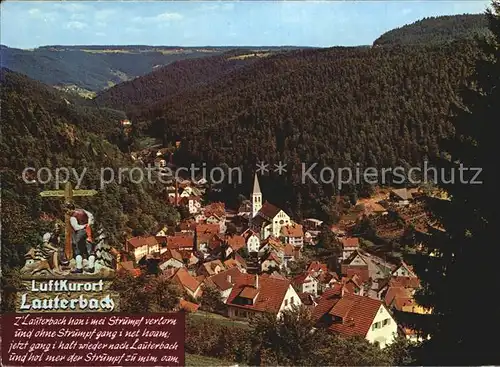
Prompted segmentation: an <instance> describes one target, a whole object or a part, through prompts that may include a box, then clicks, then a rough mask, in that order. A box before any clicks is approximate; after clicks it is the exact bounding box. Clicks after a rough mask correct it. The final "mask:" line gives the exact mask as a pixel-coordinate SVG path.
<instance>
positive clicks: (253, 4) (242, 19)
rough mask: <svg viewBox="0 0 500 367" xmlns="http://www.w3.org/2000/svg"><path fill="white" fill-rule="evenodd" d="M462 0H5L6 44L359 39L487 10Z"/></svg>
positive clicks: (481, 0) (482, 3)
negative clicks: (436, 18) (441, 17)
mask: <svg viewBox="0 0 500 367" xmlns="http://www.w3.org/2000/svg"><path fill="white" fill-rule="evenodd" d="M489 3H490V2H489V1H488V0H472V1H466V0H455V1H441V0H430V1H416V0H410V1H397V0H387V1H312V0H305V1H260V0H259V1H258V0H254V1H217V0H209V1H75V2H70V1H58V2H49V1H13V0H10V1H9V0H7V1H2V3H1V5H0V6H1V29H0V30H1V33H0V41H1V43H2V44H4V45H7V46H9V47H16V48H35V47H38V46H43V45H157V46H160V45H162V46H186V47H187V46H284V45H288V46H313V47H330V46H355V45H368V44H371V43H372V42H373V41H374V40H375V39H376V38H377V37H378V36H380V35H381V34H382V33H384V32H386V31H388V30H390V29H393V28H396V27H400V26H402V25H405V24H408V23H412V22H414V21H416V20H419V19H422V18H424V17H430V16H438V15H451V14H463V13H482V12H484V10H485V9H486V7H487V6H488V4H489Z"/></svg>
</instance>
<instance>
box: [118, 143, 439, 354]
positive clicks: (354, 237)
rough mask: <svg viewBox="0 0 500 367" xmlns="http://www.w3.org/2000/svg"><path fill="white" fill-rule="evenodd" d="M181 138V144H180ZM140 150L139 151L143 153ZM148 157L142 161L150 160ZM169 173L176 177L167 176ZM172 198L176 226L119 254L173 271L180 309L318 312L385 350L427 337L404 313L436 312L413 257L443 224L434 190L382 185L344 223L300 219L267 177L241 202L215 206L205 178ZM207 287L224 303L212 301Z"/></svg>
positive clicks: (149, 269) (177, 188)
mask: <svg viewBox="0 0 500 367" xmlns="http://www.w3.org/2000/svg"><path fill="white" fill-rule="evenodd" d="M178 144H179V143H177V145H178ZM166 153H168V152H167V150H165V149H159V150H158V151H157V152H156V154H154V153H153V154H150V155H149V159H150V160H151V161H152V162H154V164H155V166H156V167H157V169H158V171H159V172H160V173H162V172H164V173H165V172H166V167H167V166H169V165H172V164H171V162H170V163H169V162H167V159H166V158H165V157H166V156H168V154H166ZM138 156H140V155H137V154H133V158H135V159H138V160H140V161H141V160H143V158H137V157H138ZM147 159H148V158H145V159H144V161H143V162H142V163H146V161H147ZM165 174H166V173H165ZM168 182H170V183H169V184H168V185H167V192H168V201H169V202H170V204H172V205H173V206H175V207H177V208H178V210H179V212H181V213H183V214H182V218H181V220H180V221H179V222H178V223H177V224H176V225H173V226H169V225H162V226H160V227H159V228H158V229H157V231H156V232H155V233H150V234H149V235H145V236H135V237H134V236H130V237H129V238H128V239H127V240H126V243H125V245H124V246H123V250H122V251H117V264H118V270H119V271H122V272H128V273H130V274H132V275H134V276H138V275H140V274H142V273H147V274H156V275H161V276H164V277H166V278H167V279H169V280H171V281H172V282H174V283H175V284H177V285H178V287H179V288H180V290H181V291H182V294H183V296H182V298H181V299H180V300H179V303H178V306H177V308H178V309H183V310H184V311H186V312H189V313H191V314H193V315H195V314H199V315H203V316H206V317H212V318H215V319H218V320H223V321H225V322H227V321H229V322H239V323H246V322H248V321H249V320H250V319H251V318H252V316H254V315H257V314H261V313H264V312H268V313H269V312H270V313H273V314H275V315H276V316H278V315H280V313H281V312H282V311H283V310H287V309H292V308H294V307H296V306H301V305H303V306H305V307H307V308H308V309H310V311H311V314H312V315H313V318H314V320H315V322H316V325H317V327H318V328H326V329H328V330H329V331H331V332H332V333H335V334H338V335H341V336H347V337H350V336H360V337H363V338H365V339H366V340H368V341H369V342H371V343H374V344H376V345H378V346H380V348H385V347H386V346H389V345H390V344H391V343H393V342H394V341H395V340H396V338H397V337H398V336H400V337H403V338H406V339H407V340H409V341H421V340H422V339H423V338H424V337H425V336H423V335H417V333H416V332H415V331H414V330H411V329H410V328H408V327H404V326H403V325H400V324H398V321H397V318H396V317H395V313H397V312H399V313H420V314H422V313H430V312H432V310H430V309H425V308H424V307H421V306H420V305H419V304H418V303H417V301H416V300H415V293H416V292H417V291H418V289H419V287H420V282H419V279H418V277H417V275H416V274H415V272H414V271H413V268H412V266H411V265H409V264H408V263H406V262H405V261H404V260H403V253H408V252H411V251H416V250H419V238H422V237H421V236H426V234H427V233H428V231H429V229H430V228H433V229H436V230H439V228H438V226H436V225H435V224H433V223H432V221H431V220H430V218H429V215H428V214H427V212H426V210H425V205H424V200H423V199H424V198H425V197H427V196H429V195H436V194H440V193H436V192H433V191H432V190H429V189H428V188H412V189H407V188H397V189H391V188H377V189H376V190H375V194H373V195H372V196H371V197H370V198H362V199H358V200H357V203H356V204H355V205H352V206H351V207H350V208H348V209H347V210H345V212H344V213H343V215H342V216H341V217H340V220H339V221H338V222H337V223H335V224H333V225H326V223H324V222H323V221H321V220H319V219H315V218H305V219H302V220H300V221H299V220H295V219H294V218H292V217H291V216H290V215H288V213H286V212H285V211H284V210H282V209H281V208H279V207H277V206H275V205H274V204H273V203H272V201H273V200H272V197H270V198H266V197H264V196H263V194H262V190H261V187H260V183H259V177H258V175H257V174H255V176H254V181H253V187H252V190H251V192H249V196H248V197H249V200H242V202H241V205H240V207H239V208H234V209H231V208H227V207H226V205H225V204H224V203H223V202H206V190H207V189H208V187H209V182H207V180H206V179H205V178H203V177H200V178H198V179H193V178H192V179H187V178H186V179H183V178H180V177H171V178H170V181H168ZM204 292H206V293H207V294H208V293H209V294H210V295H211V296H213V295H214V294H215V295H216V298H218V299H219V302H220V303H221V305H222V307H217V308H216V309H214V308H207V307H204V300H206V296H207V295H205V296H204Z"/></svg>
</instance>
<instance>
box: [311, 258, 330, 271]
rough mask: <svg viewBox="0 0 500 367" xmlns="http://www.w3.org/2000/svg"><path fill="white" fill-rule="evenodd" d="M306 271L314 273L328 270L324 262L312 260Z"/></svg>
mask: <svg viewBox="0 0 500 367" xmlns="http://www.w3.org/2000/svg"><path fill="white" fill-rule="evenodd" d="M307 271H309V272H315V273H317V272H319V271H322V272H324V273H326V272H328V267H327V266H326V264H323V263H320V262H319V261H313V262H312V263H310V264H309V267H308V268H307Z"/></svg>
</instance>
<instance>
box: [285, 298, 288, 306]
mask: <svg viewBox="0 0 500 367" xmlns="http://www.w3.org/2000/svg"><path fill="white" fill-rule="evenodd" d="M286 306H288V300H287V299H285V307H286Z"/></svg>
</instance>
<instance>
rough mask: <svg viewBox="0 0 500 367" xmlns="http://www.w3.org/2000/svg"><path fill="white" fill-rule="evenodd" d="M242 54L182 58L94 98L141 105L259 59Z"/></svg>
mask: <svg viewBox="0 0 500 367" xmlns="http://www.w3.org/2000/svg"><path fill="white" fill-rule="evenodd" d="M253 55H254V53H250V54H249V56H250V57H246V58H242V57H238V56H237V55H234V53H231V54H224V55H220V56H212V57H205V58H199V59H195V60H185V61H179V62H175V63H172V64H170V65H168V66H166V67H163V68H160V69H158V70H155V71H153V72H152V73H149V74H148V75H145V76H144V77H142V78H136V79H134V80H132V81H129V82H125V83H122V84H119V85H118V86H116V87H113V88H110V89H108V90H106V91H103V92H101V93H99V94H98V95H97V97H96V98H95V102H96V103H97V104H98V105H100V106H107V107H113V108H120V109H125V108H128V109H130V108H131V106H141V105H142V106H144V105H150V104H153V103H155V102H156V101H159V100H162V99H165V98H168V97H170V96H173V95H175V94H177V93H179V92H182V91H183V90H186V89H189V88H194V87H201V86H203V85H206V84H208V83H213V82H214V81H216V80H218V79H219V78H222V77H224V76H226V75H228V74H229V73H231V72H232V71H234V70H238V69H239V68H241V67H243V66H245V65H250V64H252V63H254V62H255V61H256V60H258V57H254V56H253Z"/></svg>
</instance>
